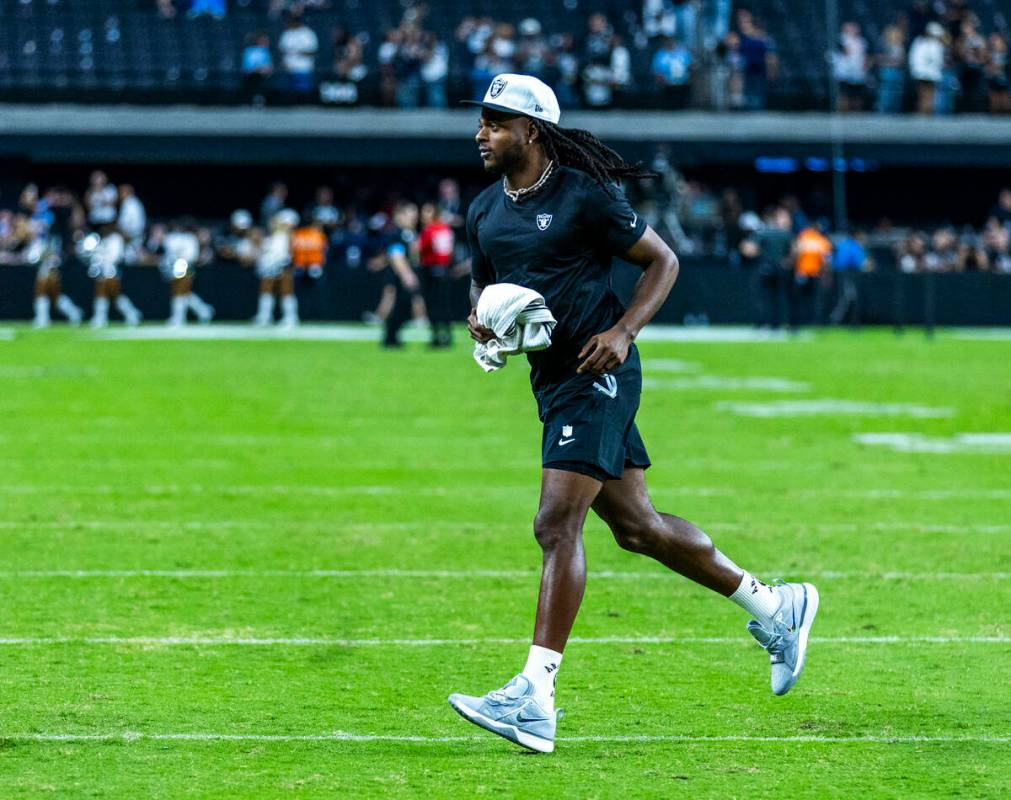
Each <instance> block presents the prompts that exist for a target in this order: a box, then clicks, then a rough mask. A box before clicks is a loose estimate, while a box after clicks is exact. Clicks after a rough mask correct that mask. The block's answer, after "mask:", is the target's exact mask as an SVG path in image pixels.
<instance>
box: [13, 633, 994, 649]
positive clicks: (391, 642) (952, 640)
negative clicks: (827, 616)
mask: <svg viewBox="0 0 1011 800" xmlns="http://www.w3.org/2000/svg"><path fill="white" fill-rule="evenodd" d="M811 641H812V642H813V643H816V644H825V645H829V644H846V645H851V644H867V645H919V644H1009V643H1011V636H835V637H831V636H827V637H819V636H815V637H812V638H811ZM528 644H530V639H529V637H527V638H480V639H336V638H329V637H311V636H310V637H302V636H297V637H230V636H226V637H213V636H5V637H0V646H6V647H45V646H50V645H89V646H105V645H112V646H120V647H281V648H283V647H464V646H478V645H528ZM569 644H577V645H578V644H595V645H602V644H634V645H651V644H674V645H692V644H702V645H737V646H749V647H753V646H754V642H752V641H751V640H750V639H745V638H744V637H741V636H573V637H572V638H570V639H569Z"/></svg>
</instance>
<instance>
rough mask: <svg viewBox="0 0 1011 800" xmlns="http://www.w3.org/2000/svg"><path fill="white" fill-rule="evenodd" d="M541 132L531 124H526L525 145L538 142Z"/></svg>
mask: <svg viewBox="0 0 1011 800" xmlns="http://www.w3.org/2000/svg"><path fill="white" fill-rule="evenodd" d="M540 136H541V132H540V131H539V130H537V126H536V125H534V123H533V122H528V123H527V144H533V143H534V142H536V141H539V140H540Z"/></svg>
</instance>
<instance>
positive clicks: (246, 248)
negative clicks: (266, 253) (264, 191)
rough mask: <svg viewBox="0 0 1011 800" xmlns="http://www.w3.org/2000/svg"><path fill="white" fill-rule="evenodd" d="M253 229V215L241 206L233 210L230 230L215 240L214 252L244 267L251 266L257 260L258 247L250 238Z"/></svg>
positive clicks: (229, 225)
mask: <svg viewBox="0 0 1011 800" xmlns="http://www.w3.org/2000/svg"><path fill="white" fill-rule="evenodd" d="M252 229H253V215H252V214H250V213H249V212H248V211H246V209H244V208H240V209H236V210H235V211H233V212H232V216H231V217H230V218H229V221H228V230H227V231H225V232H224V233H223V234H221V235H219V236H218V237H217V238H216V239H215V241H214V252H215V254H216V255H217V257H218V258H220V259H222V260H224V261H236V262H238V263H239V264H241V265H242V266H244V267H251V266H252V265H253V262H254V261H255V260H256V247H255V246H254V245H253V242H252V240H251V239H250V233H251V231H252Z"/></svg>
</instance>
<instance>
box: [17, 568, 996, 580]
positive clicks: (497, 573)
mask: <svg viewBox="0 0 1011 800" xmlns="http://www.w3.org/2000/svg"><path fill="white" fill-rule="evenodd" d="M759 572H760V573H761V574H763V575H794V574H796V575H803V576H804V578H805V579H819V580H861V581H865V580H883V581H904V580H909V581H987V580H997V581H1006V580H1009V579H1011V572H840V571H837V570H824V571H817V570H813V571H809V570H803V569H798V568H791V569H788V570H784V569H765V570H760V571H759ZM539 577H540V573H539V572H535V571H533V570H526V571H524V570H496V569H460V570H450V569H304V570H297V569H224V568H222V569H39V570H0V580H21V579H31V578H173V579H181V580H187V579H214V578H248V579H257V580H258V579H261V578H292V579H304V578H334V579H339V580H357V579H373V578H379V579H391V580H392V579H401V578H403V579H411V578H438V579H458V580H473V579H475V578H503V579H517V580H537V579H538V578H539ZM587 577H588V578H591V579H594V580H619V581H670V580H672V579H674V573H672V572H615V571H611V570H591V571H590V572H587Z"/></svg>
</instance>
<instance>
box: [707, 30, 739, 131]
mask: <svg viewBox="0 0 1011 800" xmlns="http://www.w3.org/2000/svg"><path fill="white" fill-rule="evenodd" d="M710 78H711V80H710V87H711V92H712V95H711V99H710V102H711V104H712V108H713V111H728V110H730V109H738V108H742V107H743V106H744V59H743V57H742V56H741V37H739V36H738V35H737V33H736V32H735V31H730V32H729V33H728V34H727V35H726V36H725V37H723V40H722V41H720V42H718V43H717V45H716V47H715V49H714V50H713V65H712V72H711V74H710Z"/></svg>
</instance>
